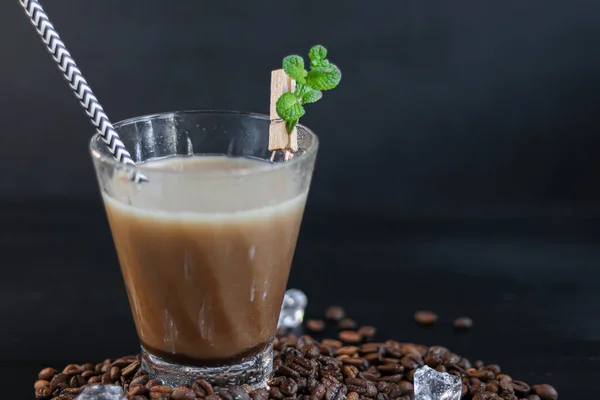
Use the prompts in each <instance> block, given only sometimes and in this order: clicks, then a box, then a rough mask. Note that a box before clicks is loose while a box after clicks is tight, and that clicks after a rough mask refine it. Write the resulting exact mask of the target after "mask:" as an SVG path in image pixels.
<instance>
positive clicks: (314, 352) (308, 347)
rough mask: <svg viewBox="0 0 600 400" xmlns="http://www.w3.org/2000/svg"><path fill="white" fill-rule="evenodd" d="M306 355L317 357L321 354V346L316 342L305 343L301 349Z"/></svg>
mask: <svg viewBox="0 0 600 400" xmlns="http://www.w3.org/2000/svg"><path fill="white" fill-rule="evenodd" d="M299 350H300V351H301V352H302V354H304V356H306V357H308V358H316V357H318V356H320V355H321V350H320V349H319V346H317V345H314V344H305V345H304V346H302V347H301V348H300V349H299Z"/></svg>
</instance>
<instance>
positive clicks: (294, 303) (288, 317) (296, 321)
mask: <svg viewBox="0 0 600 400" xmlns="http://www.w3.org/2000/svg"><path fill="white" fill-rule="evenodd" d="M307 302H308V299H307V298H306V295H305V294H304V293H303V292H302V291H301V290H298V289H290V290H288V291H287V292H285V296H284V298H283V304H282V306H281V313H280V314H279V322H278V324H277V326H278V327H284V328H296V327H298V326H300V324H301V323H302V320H303V319H304V310H305V309H306V303H307Z"/></svg>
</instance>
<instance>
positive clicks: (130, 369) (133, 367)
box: [121, 361, 140, 377]
mask: <svg viewBox="0 0 600 400" xmlns="http://www.w3.org/2000/svg"><path fill="white" fill-rule="evenodd" d="M139 367H140V362H139V361H134V362H132V363H131V364H129V365H128V366H126V367H125V368H123V370H122V371H121V375H123V376H124V377H128V376H130V375H133V374H135V373H136V372H137V370H138V368H139Z"/></svg>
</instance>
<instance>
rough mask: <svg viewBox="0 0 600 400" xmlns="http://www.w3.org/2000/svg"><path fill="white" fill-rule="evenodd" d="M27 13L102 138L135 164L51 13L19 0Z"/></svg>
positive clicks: (121, 158)
mask: <svg viewBox="0 0 600 400" xmlns="http://www.w3.org/2000/svg"><path fill="white" fill-rule="evenodd" d="M19 2H20V3H21V5H22V6H23V9H24V10H25V12H26V13H27V16H28V17H29V19H30V20H31V23H32V25H33V26H34V27H35V29H36V30H37V32H38V34H39V35H40V37H41V38H42V40H43V42H44V44H45V45H46V48H47V49H48V51H49V52H50V54H51V55H52V58H54V61H55V62H56V64H57V65H58V68H59V69H60V70H61V71H62V73H63V75H64V77H65V79H66V80H67V82H69V85H70V86H71V89H73V92H74V93H75V96H77V98H78V99H79V102H80V104H81V106H82V107H83V108H84V109H85V111H86V113H87V115H88V116H89V117H90V120H91V122H92V124H93V125H94V126H95V127H96V131H97V132H98V133H99V134H100V136H101V137H102V140H103V141H104V143H106V145H107V146H108V149H109V150H110V152H111V154H112V156H113V157H114V158H115V160H117V161H118V162H120V163H122V164H126V165H133V166H135V162H134V161H133V160H132V159H131V155H130V154H129V152H128V151H127V149H126V148H125V145H124V144H123V142H122V141H121V139H120V138H119V134H118V133H117V132H116V131H115V128H114V127H113V125H112V124H111V123H110V121H109V120H108V116H107V115H106V113H105V112H104V109H102V106H101V105H100V103H98V99H97V98H96V96H94V93H93V92H92V89H91V88H90V86H89V85H88V83H87V82H86V80H85V78H84V77H83V75H82V74H81V71H80V70H79V68H77V65H76V64H75V61H74V60H73V58H72V57H71V54H70V53H69V51H68V50H67V48H66V46H65V44H64V43H63V41H62V40H61V39H60V37H59V36H58V33H57V32H56V30H55V29H54V26H53V25H52V23H51V22H50V19H49V18H48V15H46V12H45V11H44V9H43V8H42V6H41V4H40V3H39V2H38V1H37V0H19ZM131 178H132V180H134V181H135V182H145V181H147V178H146V177H145V176H144V175H142V174H140V173H139V172H134V173H133V175H132V177H131Z"/></svg>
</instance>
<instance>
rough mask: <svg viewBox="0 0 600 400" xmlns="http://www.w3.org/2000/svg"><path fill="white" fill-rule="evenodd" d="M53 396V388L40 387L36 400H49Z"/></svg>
mask: <svg viewBox="0 0 600 400" xmlns="http://www.w3.org/2000/svg"><path fill="white" fill-rule="evenodd" d="M51 395H52V388H51V387H50V386H49V385H48V386H40V387H39V388H37V389H35V398H36V399H49V398H50V396H51Z"/></svg>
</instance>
